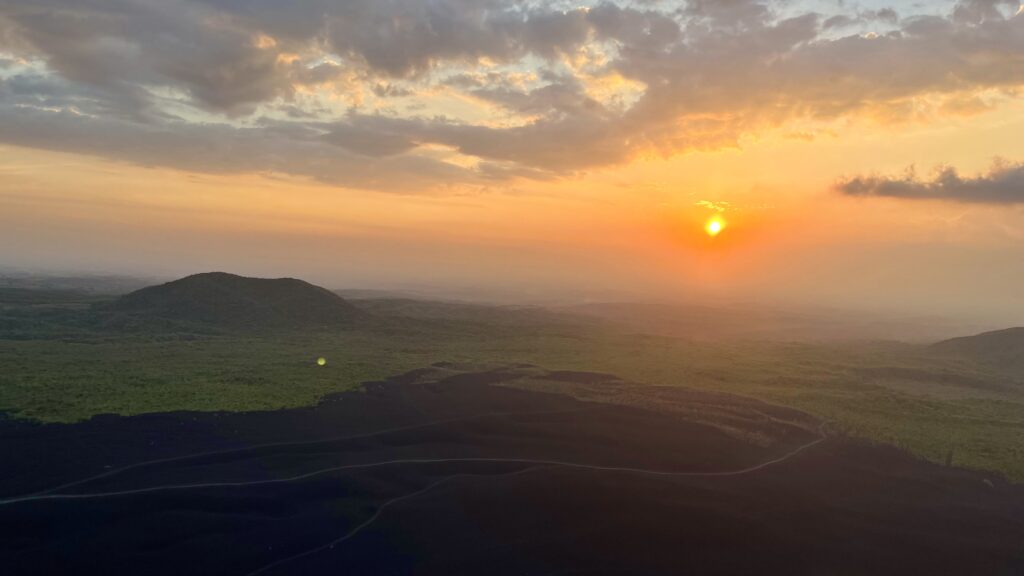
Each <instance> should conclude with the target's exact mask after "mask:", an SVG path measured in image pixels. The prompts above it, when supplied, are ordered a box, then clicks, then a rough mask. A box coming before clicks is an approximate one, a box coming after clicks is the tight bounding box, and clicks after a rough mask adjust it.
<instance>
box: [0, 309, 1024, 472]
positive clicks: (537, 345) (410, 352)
mask: <svg viewBox="0 0 1024 576" xmlns="http://www.w3.org/2000/svg"><path fill="white" fill-rule="evenodd" d="M19 298H22V300H24V295H20V296H19ZM29 301H30V302H31V303H24V302H7V303H6V304H3V305H0V366H2V370H0V410H3V411H6V412H8V413H9V414H11V415H13V416H15V417H22V418H33V419H38V420H42V421H60V422H68V421H76V420H81V419H85V418H88V417H90V416H92V415H95V414H99V413H107V412H113V413H118V414H139V413H144V412H153V411H170V410H206V411H211V410H257V409H276V408H287V407H294V406H301V405H309V404H312V403H315V402H316V401H317V400H318V399H319V398H321V397H322V396H323V395H325V394H329V393H332V392H338V391H342V390H348V389H352V388H354V387H356V386H358V384H359V383H361V382H365V381H368V380H376V379H381V378H385V377H387V376H391V375H395V374H399V373H402V372H404V371H407V370H411V369H415V368H419V367H423V366H426V365H429V364H432V363H435V362H440V361H452V362H459V363H471V364H474V365H481V366H486V365H500V364H509V363H519V362H523V363H531V364H537V365H540V366H543V367H545V368H549V369H568V370H587V371H601V372H610V373H614V374H616V375H618V376H620V377H622V378H624V379H627V380H631V381H636V382H642V383H648V384H656V385H666V386H689V387H694V388H702V389H711V390H718V391H724V392H731V393H736V394H742V395H746V396H751V397H756V398H759V399H763V400H766V401H769V402H772V403H776V404H781V405H787V406H792V407H795V408H798V409H801V410H805V411H807V412H809V413H811V414H814V415H816V416H818V417H821V418H824V419H827V420H829V421H832V422H834V423H835V424H836V426H838V427H839V428H841V429H843V430H845V431H847V432H848V433H850V434H853V435H857V436H861V437H865V438H869V439H873V440H876V441H880V442H888V443H893V444H896V445H898V446H901V447H903V448H906V449H908V450H910V451H912V452H914V453H916V454H918V455H920V456H922V457H925V458H928V459H931V460H934V461H938V462H945V461H947V459H949V458H950V455H951V457H952V462H953V463H954V464H956V465H962V466H969V467H974V468H979V469H989V470H997V471H1000V472H1003V473H1005V474H1007V475H1008V476H1009V477H1011V478H1013V479H1016V480H1024V385H1022V384H1021V383H1020V382H1018V381H1015V380H1014V379H1012V378H1011V377H1009V376H1005V375H1001V374H998V373H995V372H991V371H989V370H988V369H985V368H982V367H980V366H978V365H975V364H972V363H970V362H967V361H963V360H952V359H946V358H943V357H941V356H937V355H936V354H935V352H934V351H931V350H929V349H928V348H926V347H918V346H911V345H902V344H886V343H875V344H860V345H853V344H844V345H826V344H795V343H767V342H761V343H759V342H742V343H712V342H692V341H688V340H685V339H681V338H673V337H665V336H645V335H637V334H634V333H632V332H630V331H629V330H628V329H625V328H623V327H621V326H618V325H612V324H607V323H601V322H598V321H595V320H583V319H579V318H576V317H572V316H566V315H558V314H554V313H548V312H544V311H541V310H537V309H511V308H488V307H475V306H460V305H453V304H431V303H417V302H413V301H408V300H374V301H356V302H354V303H355V304H356V306H357V307H358V308H359V309H361V310H362V311H364V312H366V313H367V314H372V315H373V317H374V318H376V319H377V321H376V322H375V323H364V324H362V325H361V326H360V327H354V326H353V327H350V328H348V329H341V330H290V331H264V332H252V331H246V332H245V333H239V332H232V331H226V330H221V329H217V328H210V327H206V328H204V329H201V330H200V329H197V330H189V329H187V328H183V327H182V326H176V327H174V328H173V329H172V330H168V329H163V328H159V327H153V326H152V325H141V326H140V325H138V324H131V323H129V324H128V325H123V324H115V325H110V324H106V323H102V322H101V323H96V322H94V321H92V320H89V318H90V316H89V315H90V314H91V313H90V312H89V311H88V306H87V305H85V304H82V305H77V304H75V303H74V302H71V303H69V302H68V301H67V298H62V299H60V301H59V302H54V303H53V304H52V305H51V306H44V305H41V304H40V302H38V301H37V300H36V299H32V298H30V299H29ZM87 304H88V303H87ZM321 356H322V357H324V358H326V359H327V363H326V365H325V366H318V365H317V362H316V361H317V359H318V358H319V357H321Z"/></svg>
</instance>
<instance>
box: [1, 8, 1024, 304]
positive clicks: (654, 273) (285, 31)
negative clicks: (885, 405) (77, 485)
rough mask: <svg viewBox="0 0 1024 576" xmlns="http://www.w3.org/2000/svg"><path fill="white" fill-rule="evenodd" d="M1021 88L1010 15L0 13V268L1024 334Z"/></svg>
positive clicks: (916, 11)
mask: <svg viewBox="0 0 1024 576" xmlns="http://www.w3.org/2000/svg"><path fill="white" fill-rule="evenodd" d="M1022 87H1024V9H1022V8H1021V5H1020V4H1019V3H1018V1H1017V0H960V1H930V2H914V1H899V0H889V1H886V0H870V1H867V0H865V1H862V2H855V1H852V0H773V1H757V0H689V1H676V2H668V1H657V0H632V1H629V0H612V1H600V2H589V1H584V2H563V1H554V0H552V1H543V0H536V1H527V0H518V1H517V0H512V1H499V0H302V1H295V2H289V3H282V2H277V1H275V0H247V1H242V0H31V1H28V0H0V267H4V268H18V269H30V270H37V271H47V270H49V271H79V272H89V271H91V272H104V273H128V274H147V275H151V276H159V277H173V276H178V275H183V274H187V273H192V272H199V271H208V270H226V271H231V272H237V273H242V274H248V275H259V276H275V277H276V276H298V277H302V278H307V279H309V280H311V281H315V282H318V283H321V284H324V285H327V286H329V287H332V288H342V287H358V288H381V289H395V288H398V289H427V290H435V291H447V292H449V293H452V294H456V293H457V294H478V295H491V296H493V297H495V298H499V297H500V298H501V299H505V300H510V301H517V300H518V301H524V302H526V301H541V300H546V299H547V300H557V299H563V300H565V299H578V300H622V299H657V300H677V301H688V302H690V301H708V300H716V301H718V300H729V301H745V302H765V303H788V304H804V305H813V306H834V307H844V308H850V309H874V310H889V311H893V312H894V313H902V314H959V315H974V316H978V317H981V316H984V317H987V318H992V317H1005V318H1008V319H1009V318H1019V319H1021V320H1024V290H1021V289H1020V288H1019V287H1020V286H1022V285H1024V164H1022V162H1024V100H1022V98H1021V97H1020V94H1021V92H1020V91H1021V89H1022ZM712 219H718V220H720V221H721V222H722V223H724V228H723V229H722V231H721V232H720V233H719V234H717V235H715V236H711V235H709V234H707V233H706V224H707V222H708V221H709V220H712Z"/></svg>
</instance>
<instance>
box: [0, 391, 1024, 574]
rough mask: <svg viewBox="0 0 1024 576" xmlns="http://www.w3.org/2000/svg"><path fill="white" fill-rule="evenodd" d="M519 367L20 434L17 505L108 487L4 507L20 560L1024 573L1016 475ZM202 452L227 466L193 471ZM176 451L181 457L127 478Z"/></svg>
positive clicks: (333, 570)
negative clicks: (752, 440)
mask: <svg viewBox="0 0 1024 576" xmlns="http://www.w3.org/2000/svg"><path fill="white" fill-rule="evenodd" d="M512 375H514V374H511V373H509V372H503V371H494V372H487V373H479V374H459V375H455V376H451V377H448V378H445V379H442V380H440V381H437V382H430V383H414V382H415V381H416V379H417V376H419V374H410V375H407V376H406V377H404V378H399V379H395V380H392V381H389V382H384V383H377V384H373V385H370V386H368V389H367V391H366V392H364V393H351V394H344V395H340V396H336V397H334V398H332V399H330V400H329V401H325V402H324V403H322V404H321V405H319V406H317V407H315V408H308V409H299V410H289V411H281V412H267V413H251V414H190V413H189V414H166V415H150V416H140V417H131V418H120V417H104V418H98V419H94V420H92V421H90V422H86V423H82V424H75V425H46V426H40V425H32V424H26V423H21V422H5V423H0V447H2V449H3V451H4V453H3V454H0V456H2V461H3V462H4V465H5V466H6V467H7V468H5V470H8V471H16V472H17V473H15V474H4V475H2V476H0V493H2V494H4V495H7V496H9V497H10V496H14V495H17V494H25V493H29V492H32V491H38V490H40V489H41V488H44V487H52V486H54V485H57V484H61V483H67V482H68V481H69V480H73V479H76V478H84V477H88V476H95V475H102V474H108V475H107V476H103V477H98V478H96V479H94V480H92V481H90V482H86V483H79V484H75V485H73V486H66V487H65V488H62V489H60V490H57V491H54V492H51V493H49V494H46V495H39V496H37V497H34V498H31V499H28V500H21V501H11V500H6V501H3V503H0V566H3V567H4V573H5V574H54V573H75V574H88V573H95V574H111V573H131V574H185V573H187V574H249V573H253V572H258V573H262V574H338V573H343V574H411V573H415V574H428V575H429V574H438V575H441V574H444V575H453V574H498V575H504V574H509V575H511V574H565V573H574V574H577V573H580V574H787V575H788V574H798V575H799V574H843V575H851V574H864V575H868V574H871V575H878V574H958V575H960V574H1019V573H1020V570H1021V569H1022V568H1024V564H1022V554H1024V550H1022V548H1021V544H1022V543H1024V494H1022V493H1021V489H1020V488H1019V487H1016V486H1012V485H1007V484H1005V483H1003V482H1001V481H999V480H998V479H986V478H985V477H984V476H981V475H979V474H975V473H970V472H965V471H960V470H956V469H947V468H941V467H937V466H933V465H930V464H926V463H922V462H919V461H916V460H913V459H911V458H908V457H907V456H905V455H904V454H902V453H900V452H898V451H896V450H893V449H890V448H883V447H874V446H868V445H865V444H860V443H855V442H851V441H848V440H840V439H828V440H825V441H820V440H819V438H818V437H817V436H816V435H815V434H814V433H812V432H808V431H806V430H803V429H802V428H801V427H799V426H794V427H791V429H790V430H789V431H788V432H787V433H786V438H785V439H784V440H783V441H780V442H777V443H776V444H775V445H774V446H773V447H772V448H769V449H764V448H758V447H755V446H752V445H748V444H745V443H743V442H740V441H738V440H736V439H734V438H733V437H731V436H728V435H726V434H724V433H723V432H721V431H719V430H718V429H717V428H714V427H712V426H707V425H703V424H698V423H694V422H688V421H685V420H684V419H682V418H681V417H680V416H679V415H678V414H673V413H660V412H650V411H646V410H642V409H639V408H636V407H630V406H621V405H603V404H588V403H582V402H578V401H574V400H572V399H570V398H567V397H562V396H556V395H550V394H543V393H538V392H530V391H527V390H521V389H513V388H508V387H499V386H489V385H488V384H491V383H500V382H502V381H504V380H507V379H508V378H509V377H511V376H512ZM556 376H558V377H563V378H565V377H568V376H566V375H564V374H558V375H556ZM420 381H422V379H420ZM663 393H664V392H663ZM686 394H687V392H686V391H680V395H681V396H680V401H681V399H682V398H685V397H686ZM705 401H707V402H710V401H711V399H708V398H705ZM736 410H737V412H738V413H746V412H749V411H750V410H758V411H760V410H764V411H765V413H766V414H768V415H773V414H776V413H774V412H773V409H772V408H771V407H769V406H756V405H740V406H738V407H737V408H736ZM780 414H781V413H780ZM777 417H778V416H777V415H775V416H773V418H777ZM268 443H273V444H269V445H268ZM801 448H803V450H801ZM196 452H212V453H207V454H206V455H202V456H194V457H188V458H175V457H178V456H181V455H184V454H189V453H196ZM168 458H174V459H168ZM153 459H163V460H161V461H158V462H154V463H151V464H148V465H144V466H137V467H132V468H125V465H126V464H130V463H132V462H139V461H143V460H153ZM773 461H777V462H775V463H774V464H771V465H768V466H763V467H759V465H761V464H764V463H768V462H773ZM609 468H616V469H614V470H613V469H609ZM621 468H629V470H622V469H621ZM645 471H647V472H645ZM665 472H668V474H665ZM702 473H710V474H711V475H701V474H702ZM89 494H91V495H93V496H85V497H83V496H84V495H89ZM97 494H106V495H100V496H97ZM74 495H78V496H74Z"/></svg>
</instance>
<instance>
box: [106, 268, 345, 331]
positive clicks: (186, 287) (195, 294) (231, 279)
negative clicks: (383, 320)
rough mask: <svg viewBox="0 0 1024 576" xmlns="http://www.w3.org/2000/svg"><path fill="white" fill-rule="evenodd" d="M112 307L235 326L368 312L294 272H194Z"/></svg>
mask: <svg viewBox="0 0 1024 576" xmlns="http://www.w3.org/2000/svg"><path fill="white" fill-rule="evenodd" d="M108 310H109V311H112V312H118V313H125V314H130V315H133V316H145V317H151V318H159V319H166V320H172V321H176V322H190V323H201V324H210V325H216V326H222V327H232V328H260V327H266V328H310V327H330V326H339V325H345V324H348V323H351V322H352V321H353V320H355V319H357V318H359V317H360V316H362V315H363V313H362V312H360V311H359V310H357V309H356V308H355V307H354V306H352V305H351V304H349V303H348V302H346V301H345V300H343V299H342V298H341V297H340V296H338V295H337V294H334V293H333V292H331V291H329V290H326V289H324V288H321V287H319V286H314V285H313V284H310V283H308V282H304V281H302V280H297V279H295V278H276V279H268V278H247V277H244V276H237V275H234V274H228V273H225V272H208V273H204V274H195V275H192V276H188V277H185V278H181V279H180V280H175V281H173V282H168V283H166V284H161V285H159V286H150V287H148V288H143V289H141V290H137V291H135V292H132V293H130V294H126V295H125V296H122V297H121V298H118V299H117V300H115V301H114V302H113V303H111V304H110V305H109V307H108Z"/></svg>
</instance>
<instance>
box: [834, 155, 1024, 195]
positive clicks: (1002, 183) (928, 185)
mask: <svg viewBox="0 0 1024 576" xmlns="http://www.w3.org/2000/svg"><path fill="white" fill-rule="evenodd" d="M836 190H838V191H839V192H841V193H843V194H847V195H849V196H884V197H890V198H907V199H913V200H925V199H935V200H952V201H955V202H970V203H987V204H1021V203H1024V163H1022V164H1014V163H1009V162H1006V161H997V162H995V163H994V164H993V166H992V168H991V169H990V170H989V171H988V172H987V173H985V174H979V175H977V176H974V177H966V178H965V177H963V176H961V175H960V174H959V172H957V170H956V169H955V168H951V167H941V168H938V169H936V171H935V176H934V177H933V178H931V179H929V180H922V179H920V178H918V176H917V174H916V173H915V172H914V170H913V169H910V170H908V171H907V173H906V174H905V175H903V176H900V177H887V176H857V177H854V178H850V179H847V180H844V181H842V182H840V183H838V184H837V185H836Z"/></svg>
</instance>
